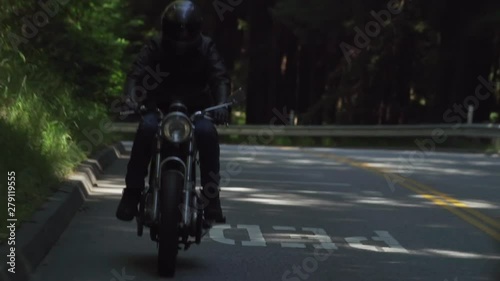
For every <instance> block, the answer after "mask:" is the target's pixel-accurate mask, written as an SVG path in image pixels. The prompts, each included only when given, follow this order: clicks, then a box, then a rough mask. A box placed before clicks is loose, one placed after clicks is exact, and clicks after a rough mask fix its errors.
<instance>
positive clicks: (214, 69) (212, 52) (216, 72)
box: [208, 40, 231, 104]
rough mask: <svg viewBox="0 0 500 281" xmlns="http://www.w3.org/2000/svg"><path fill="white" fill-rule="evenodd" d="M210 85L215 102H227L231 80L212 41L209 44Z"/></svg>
mask: <svg viewBox="0 0 500 281" xmlns="http://www.w3.org/2000/svg"><path fill="white" fill-rule="evenodd" d="M208 64H209V85H210V90H211V92H212V94H213V97H214V99H215V102H216V103H217V104H222V103H225V102H226V101H227V98H228V97H229V94H230V93H229V92H230V91H231V78H230V76H229V74H228V72H227V69H226V66H225V65H224V59H223V58H222V56H221V55H220V54H219V52H218V51H217V49H216V47H215V43H214V42H213V41H212V40H210V41H209V43H208Z"/></svg>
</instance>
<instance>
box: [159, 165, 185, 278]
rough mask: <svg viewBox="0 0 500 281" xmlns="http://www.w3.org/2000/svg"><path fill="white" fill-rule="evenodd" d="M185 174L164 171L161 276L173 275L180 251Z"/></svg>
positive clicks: (160, 238)
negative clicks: (181, 205) (180, 224)
mask: <svg viewBox="0 0 500 281" xmlns="http://www.w3.org/2000/svg"><path fill="white" fill-rule="evenodd" d="M183 181H184V176H183V174H182V173H180V172H179V171H176V170H168V171H166V172H164V173H162V177H161V187H162V189H161V191H160V200H161V201H160V225H159V229H158V238H159V249H158V271H159V274H160V276H163V277H173V276H174V274H175V265H176V260H177V253H178V251H179V249H178V246H179V222H180V221H181V213H180V209H179V204H180V203H181V195H182V193H181V191H182V188H183Z"/></svg>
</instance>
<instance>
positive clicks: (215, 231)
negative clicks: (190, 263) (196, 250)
mask: <svg viewBox="0 0 500 281" xmlns="http://www.w3.org/2000/svg"><path fill="white" fill-rule="evenodd" d="M226 229H231V226H230V225H228V224H224V225H215V226H214V227H212V229H211V230H210V233H209V235H210V238H212V239H213V240H214V241H216V242H219V243H222V244H226V245H235V244H236V242H235V241H234V240H233V239H227V238H226V237H225V236H224V230H226Z"/></svg>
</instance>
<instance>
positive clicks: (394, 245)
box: [345, 230, 409, 254]
mask: <svg viewBox="0 0 500 281" xmlns="http://www.w3.org/2000/svg"><path fill="white" fill-rule="evenodd" d="M375 233H376V234H377V235H378V236H373V237H372V239H373V240H375V241H381V242H384V243H386V244H387V245H388V246H389V247H378V246H371V245H363V243H362V242H363V241H368V240H369V239H368V238H366V237H362V236H357V237H347V238H345V241H346V242H347V243H348V244H349V246H351V247H353V248H356V249H361V250H367V251H373V252H387V253H405V254H407V253H409V252H408V250H406V249H405V248H403V247H402V246H401V244H399V242H398V241H397V240H396V239H395V238H394V237H392V235H390V234H389V232H388V231H384V230H378V231H375Z"/></svg>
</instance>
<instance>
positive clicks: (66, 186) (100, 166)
mask: <svg viewBox="0 0 500 281" xmlns="http://www.w3.org/2000/svg"><path fill="white" fill-rule="evenodd" d="M124 152H125V148H124V146H123V144H122V143H121V142H120V143H118V144H115V145H113V146H109V147H107V148H106V149H103V150H102V151H100V152H98V153H96V154H95V155H94V156H92V157H90V158H89V159H87V160H85V161H84V162H82V163H81V164H80V165H79V166H78V167H77V169H76V170H75V172H74V173H73V174H72V175H71V176H70V177H69V178H68V179H67V180H66V181H65V182H63V183H62V184H61V187H60V188H59V190H58V191H56V192H55V193H54V194H53V195H52V196H51V197H49V198H48V201H47V202H46V203H45V204H44V205H43V206H42V209H41V210H39V211H36V212H35V213H34V214H33V216H32V218H31V220H30V222H25V223H23V225H22V226H21V227H20V228H18V229H17V230H16V240H15V241H16V245H15V258H16V261H15V273H11V272H9V271H8V269H9V268H10V266H9V265H8V264H7V263H6V262H7V261H6V262H2V263H1V264H0V280H2V281H28V280H29V279H30V277H31V274H32V273H33V272H34V271H35V269H36V267H37V266H38V265H39V264H40V263H41V262H42V260H43V258H44V257H45V256H46V255H47V253H48V252H49V251H50V249H51V248H52V246H54V244H55V243H56V242H57V240H58V239H59V237H60V236H61V234H62V233H63V232H64V230H65V229H66V227H67V226H68V224H69V223H70V221H71V219H72V218H73V216H74V215H75V214H76V212H78V210H79V209H80V207H81V206H82V204H83V203H84V201H85V199H86V198H87V197H88V195H89V191H90V190H91V189H92V187H93V186H95V185H96V184H97V178H98V177H99V175H101V174H102V172H103V171H104V170H105V169H106V168H107V167H108V166H109V165H110V164H111V163H113V162H114V161H115V160H117V159H118V157H119V156H120V155H121V154H123V153H124ZM10 247H11V246H9V245H8V244H7V243H6V244H4V245H2V246H1V247H0V253H1V255H2V257H4V258H6V259H8V258H7V257H6V256H7V255H8V253H9V252H10V251H8V249H9V248H10ZM2 260H3V258H2Z"/></svg>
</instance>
